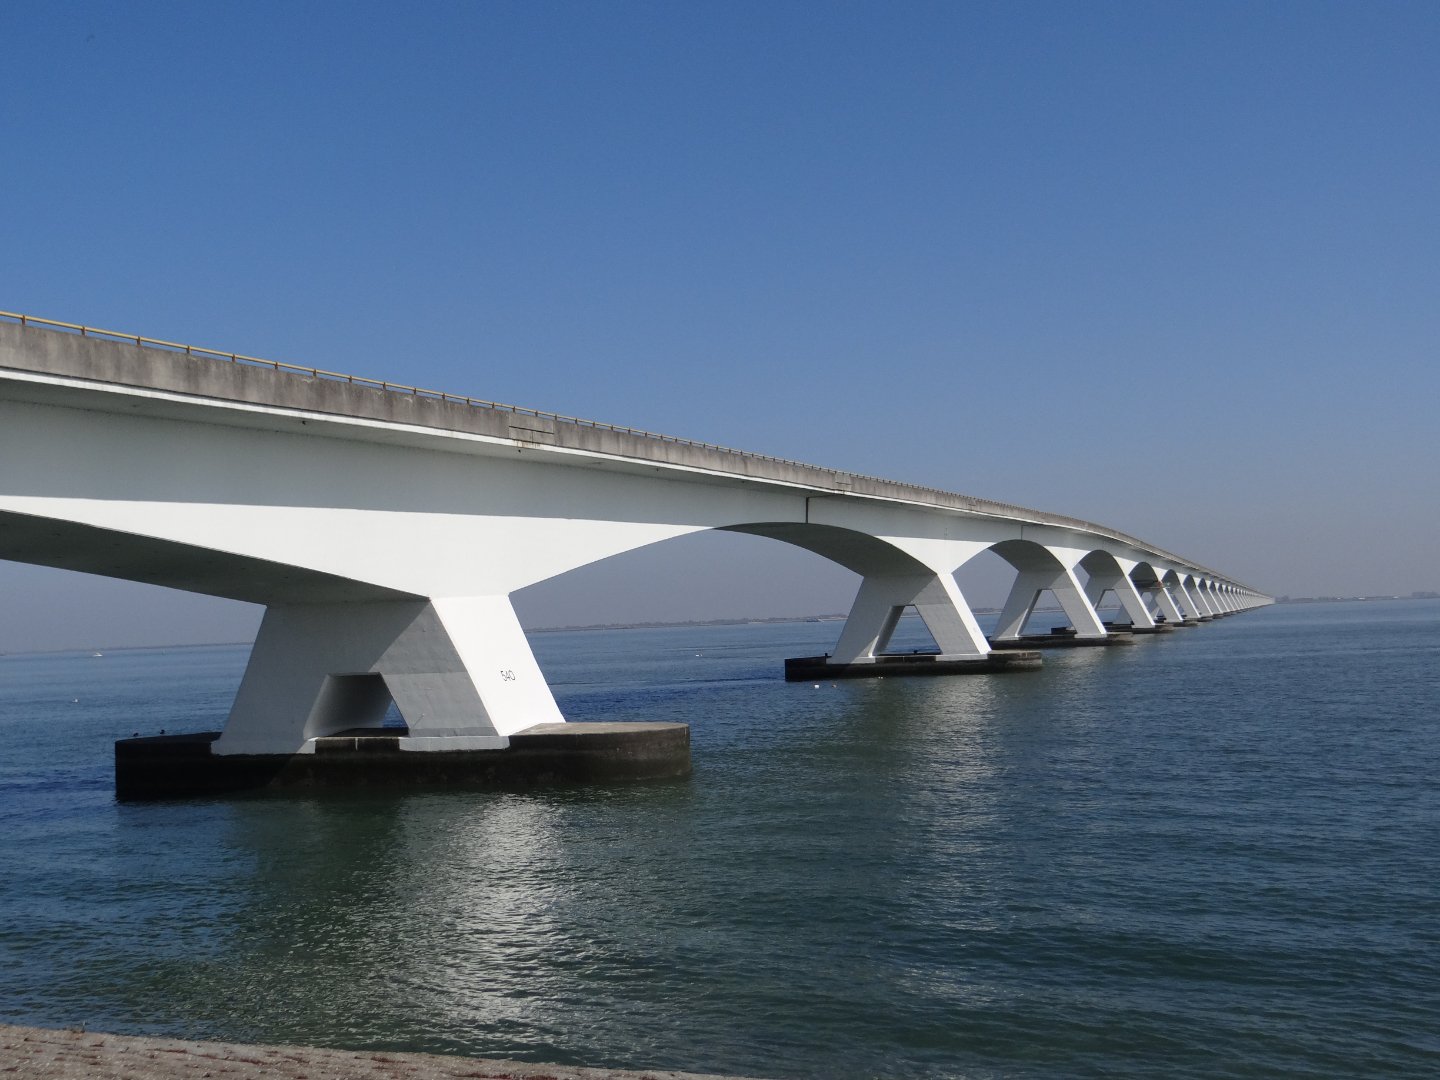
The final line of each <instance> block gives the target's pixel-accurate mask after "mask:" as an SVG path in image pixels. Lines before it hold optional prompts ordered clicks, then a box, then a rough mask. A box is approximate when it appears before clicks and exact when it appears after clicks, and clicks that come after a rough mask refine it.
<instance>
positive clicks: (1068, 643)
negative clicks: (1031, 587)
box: [990, 630, 1135, 651]
mask: <svg viewBox="0 0 1440 1080" xmlns="http://www.w3.org/2000/svg"><path fill="white" fill-rule="evenodd" d="M1134 644H1135V638H1134V635H1132V634H1131V633H1130V632H1129V631H1116V632H1114V633H1110V634H1106V635H1105V636H1104V637H1081V636H1080V635H1079V634H1077V633H1075V631H1073V630H1070V631H1064V630H1062V631H1061V632H1059V633H1050V634H1025V635H1023V636H1021V637H1018V638H991V639H990V647H991V648H992V649H1002V650H1007V651H1008V650H1011V649H1084V648H1092V647H1097V646H1099V647H1104V646H1109V645H1134Z"/></svg>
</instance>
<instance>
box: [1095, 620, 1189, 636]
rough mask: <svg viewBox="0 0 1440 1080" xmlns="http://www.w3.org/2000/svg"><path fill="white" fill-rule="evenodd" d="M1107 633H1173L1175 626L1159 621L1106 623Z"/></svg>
mask: <svg viewBox="0 0 1440 1080" xmlns="http://www.w3.org/2000/svg"><path fill="white" fill-rule="evenodd" d="M1105 632H1106V633H1107V634H1173V633H1174V632H1175V627H1173V626H1171V625H1170V624H1169V623H1162V622H1157V623H1156V624H1155V625H1154V626H1135V625H1133V624H1131V623H1108V622H1107V623H1106V624H1105Z"/></svg>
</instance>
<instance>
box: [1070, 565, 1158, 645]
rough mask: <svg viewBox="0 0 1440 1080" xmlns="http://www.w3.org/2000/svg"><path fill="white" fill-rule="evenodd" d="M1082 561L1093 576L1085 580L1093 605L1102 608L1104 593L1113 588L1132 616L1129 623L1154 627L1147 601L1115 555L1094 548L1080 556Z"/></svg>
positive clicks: (1143, 626) (1139, 627)
mask: <svg viewBox="0 0 1440 1080" xmlns="http://www.w3.org/2000/svg"><path fill="white" fill-rule="evenodd" d="M1080 565H1081V566H1083V567H1084V568H1085V572H1086V573H1088V574H1089V575H1090V579H1089V580H1088V581H1087V582H1086V583H1085V599H1087V600H1089V601H1090V606H1091V607H1092V608H1099V606H1100V601H1101V600H1102V599H1103V598H1104V596H1105V594H1106V593H1107V592H1113V593H1114V594H1115V595H1116V597H1117V598H1118V599H1119V601H1120V606H1121V607H1122V608H1124V609H1125V613H1126V614H1127V615H1129V616H1130V625H1131V626H1132V627H1133V628H1134V629H1136V630H1142V631H1143V630H1153V629H1154V628H1155V620H1154V619H1153V618H1151V616H1150V611H1149V609H1148V608H1146V607H1145V601H1144V600H1142V599H1141V597H1140V593H1139V591H1138V590H1137V589H1136V588H1135V583H1134V582H1133V581H1131V580H1130V574H1129V573H1128V572H1127V571H1126V570H1125V568H1124V567H1122V566H1121V565H1120V563H1119V561H1118V560H1117V559H1116V558H1115V557H1114V556H1113V555H1111V554H1109V553H1108V552H1104V551H1092V552H1091V553H1090V554H1089V555H1087V556H1085V558H1083V559H1081V560H1080Z"/></svg>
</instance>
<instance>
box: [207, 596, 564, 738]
mask: <svg viewBox="0 0 1440 1080" xmlns="http://www.w3.org/2000/svg"><path fill="white" fill-rule="evenodd" d="M392 698H393V700H394V702H395V704H396V706H397V708H399V710H400V714H401V716H403V717H404V719H405V723H406V725H407V726H408V727H409V733H408V735H407V736H406V737H405V738H404V739H402V740H401V743H400V745H399V749H401V750H479V749H501V748H503V747H505V746H506V745H507V743H506V736H509V735H511V734H513V733H515V732H517V731H521V730H523V729H525V728H529V727H533V726H534V725H536V724H554V723H564V720H565V718H564V717H563V716H561V715H560V710H559V708H558V707H557V706H556V704H555V698H554V697H553V696H552V695H551V693H550V688H549V686H548V685H546V682H545V678H544V676H543V675H542V674H541V672H540V667H539V665H538V664H537V663H536V662H535V656H534V654H533V653H532V652H531V651H530V645H529V642H527V641H526V640H525V634H524V632H523V631H522V630H521V629H520V623H519V620H518V619H516V617H515V611H514V609H513V608H512V607H511V606H510V600H509V598H508V597H504V596H479V597H458V598H457V597H450V598H435V599H431V600H424V599H415V600H393V601H370V602H361V603H339V604H293V605H272V606H271V607H269V608H267V609H266V612H265V618H264V620H263V621H262V623H261V625H260V633H259V636H258V637H257V638H256V641H255V647H254V649H253V650H252V652H251V654H250V663H249V665H248V666H247V667H246V669H245V676H244V679H243V680H242V681H241V683H240V690H239V692H238V693H237V694H236V697H235V704H234V706H233V707H232V708H231V710H230V717H229V719H228V720H227V721H226V723H225V731H224V734H223V735H221V737H220V738H219V739H218V740H216V742H215V744H214V746H213V748H212V750H213V752H214V753H215V754H217V755H220V756H225V755H230V754H305V753H314V752H315V740H316V739H317V738H324V737H326V736H329V735H332V734H334V733H335V732H337V731H343V730H346V729H350V728H364V727H372V726H374V727H378V726H379V724H380V723H381V721H382V719H383V717H384V715H385V712H386V709H387V708H388V707H389V704H390V701H391V699H392Z"/></svg>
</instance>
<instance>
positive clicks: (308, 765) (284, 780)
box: [115, 723, 690, 799]
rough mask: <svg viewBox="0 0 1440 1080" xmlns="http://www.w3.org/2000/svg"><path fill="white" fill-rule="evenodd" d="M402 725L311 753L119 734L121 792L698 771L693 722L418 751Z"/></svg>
mask: <svg viewBox="0 0 1440 1080" xmlns="http://www.w3.org/2000/svg"><path fill="white" fill-rule="evenodd" d="M407 735H408V732H407V730H406V729H404V728H356V729H351V730H349V731H342V732H339V733H337V734H335V735H331V736H327V737H325V738H320V739H316V740H315V741H314V746H315V752H314V753H313V754H228V755H219V754H212V753H211V752H210V749H211V744H212V743H213V742H214V741H215V740H216V739H217V738H219V736H220V733H219V732H217V731H210V732H202V733H199V734H195V735H157V736H150V737H145V738H136V739H121V740H120V741H118V742H117V743H116V744H115V794H116V796H117V797H118V798H121V799H154V798H174V797H182V796H183V797H192V796H196V795H218V794H224V793H227V792H233V791H246V790H255V789H282V788H306V787H310V788H319V787H388V786H404V785H409V786H422V787H423V786H433V787H488V786H515V785H520V786H524V785H533V784H552V783H592V782H597V781H626V780H661V779H673V778H678V777H684V776H688V775H689V774H690V727H689V725H688V724H669V723H633V724H584V723H577V724H563V723H562V724H537V725H536V726H534V727H531V728H527V729H525V730H524V731H520V732H517V733H515V734H514V735H511V736H510V745H509V746H508V747H505V748H504V749H483V750H438V751H420V752H416V751H411V750H406V749H404V747H403V743H404V742H406V741H408V740H407V739H406V736H407Z"/></svg>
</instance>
